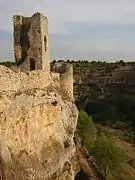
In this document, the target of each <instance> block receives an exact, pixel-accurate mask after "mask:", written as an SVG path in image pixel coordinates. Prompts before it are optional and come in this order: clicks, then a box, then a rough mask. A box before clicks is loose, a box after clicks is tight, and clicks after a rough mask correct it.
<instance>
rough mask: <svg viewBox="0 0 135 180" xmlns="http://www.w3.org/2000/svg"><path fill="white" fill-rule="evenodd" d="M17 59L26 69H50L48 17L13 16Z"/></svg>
mask: <svg viewBox="0 0 135 180" xmlns="http://www.w3.org/2000/svg"><path fill="white" fill-rule="evenodd" d="M13 26H14V54H15V60H16V62H17V63H18V64H20V66H21V67H23V68H25V69H26V70H30V71H31V70H44V71H50V49H49V48H50V47H49V37H48V20H47V17H45V16H43V15H42V14H40V13H35V14H34V15H33V16H32V17H23V16H19V15H15V16H13Z"/></svg>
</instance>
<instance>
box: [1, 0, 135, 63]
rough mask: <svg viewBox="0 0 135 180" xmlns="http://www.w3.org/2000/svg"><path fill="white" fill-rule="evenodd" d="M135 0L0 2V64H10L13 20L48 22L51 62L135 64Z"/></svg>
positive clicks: (2, 0)
mask: <svg viewBox="0 0 135 180" xmlns="http://www.w3.org/2000/svg"><path fill="white" fill-rule="evenodd" d="M134 7H135V0H83V1H82V0H38V1H37V0H12V1H11V0H0V60H13V59H14V57H13V38H12V16H13V15H15V14H21V15H24V16H31V15H32V14H33V13H35V12H42V13H43V14H44V15H46V16H48V19H49V33H50V44H51V59H52V60H53V59H66V58H70V59H75V60H78V59H87V60H93V59H94V60H108V61H113V60H119V59H125V60H135V10H134Z"/></svg>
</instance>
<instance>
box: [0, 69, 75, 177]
mask: <svg viewBox="0 0 135 180" xmlns="http://www.w3.org/2000/svg"><path fill="white" fill-rule="evenodd" d="M76 124H77V109H76V106H75V105H74V103H73V102H72V100H71V99H70V98H67V97H64V96H63V95H62V93H61V91H60V86H59V75H58V74H52V73H51V74H50V73H46V72H44V71H31V72H27V73H24V72H18V73H16V72H14V71H12V70H11V69H8V68H6V67H4V66H0V160H1V161H0V163H1V164H0V173H1V177H2V178H3V179H6V180H9V179H10V180H13V179H14V180H41V179H44V180H73V179H74V176H75V169H74V168H75V167H74V166H73V162H72V160H73V158H74V155H75V145H74V142H73V137H74V132H75V129H76Z"/></svg>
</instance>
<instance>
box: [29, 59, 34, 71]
mask: <svg viewBox="0 0 135 180" xmlns="http://www.w3.org/2000/svg"><path fill="white" fill-rule="evenodd" d="M33 70H35V61H34V59H30V71H33Z"/></svg>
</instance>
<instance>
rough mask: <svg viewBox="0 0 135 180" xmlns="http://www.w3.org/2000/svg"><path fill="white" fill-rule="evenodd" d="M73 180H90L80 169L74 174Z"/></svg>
mask: <svg viewBox="0 0 135 180" xmlns="http://www.w3.org/2000/svg"><path fill="white" fill-rule="evenodd" d="M74 180H90V177H89V176H88V175H87V174H86V173H85V172H84V171H83V170H82V169H81V170H80V171H79V172H78V173H77V174H76V176H75V179H74Z"/></svg>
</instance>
